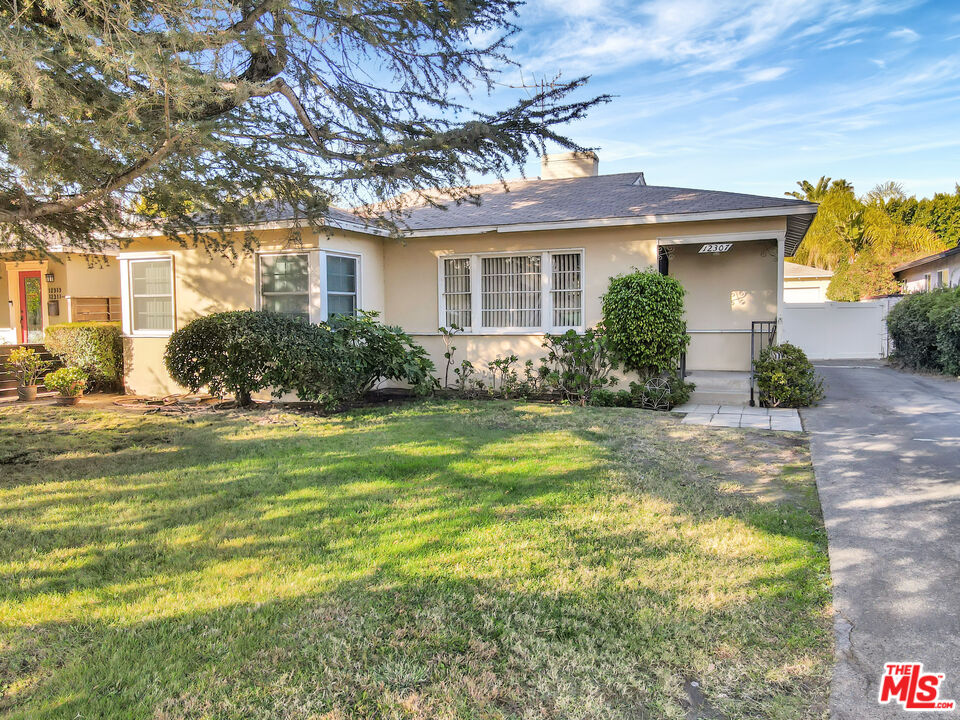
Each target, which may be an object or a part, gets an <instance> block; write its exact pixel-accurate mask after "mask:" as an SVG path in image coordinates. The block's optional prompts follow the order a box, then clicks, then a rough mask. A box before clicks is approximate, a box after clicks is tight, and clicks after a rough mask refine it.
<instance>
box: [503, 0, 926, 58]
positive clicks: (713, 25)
mask: <svg viewBox="0 0 960 720" xmlns="http://www.w3.org/2000/svg"><path fill="white" fill-rule="evenodd" d="M918 1H919V0H886V1H885V0H645V1H644V2H636V0H633V1H631V0H607V1H606V2H600V1H599V0H567V1H564V0H539V2H531V3H530V5H528V6H527V9H525V10H524V11H523V13H522V15H521V25H525V23H524V22H523V15H524V14H527V13H529V14H530V17H531V19H532V20H534V21H535V24H537V25H539V27H537V28H536V31H535V32H531V33H530V38H536V39H535V40H533V41H532V42H531V43H530V44H529V45H528V46H525V47H524V48H523V52H522V56H521V58H520V61H521V63H522V65H523V67H524V68H525V69H528V70H531V71H533V72H539V73H553V72H555V71H557V70H563V71H564V72H565V73H569V74H604V73H612V72H616V71H618V70H622V69H623V68H626V67H634V66H637V65H640V64H643V63H656V64H657V65H660V66H661V67H666V68H677V69H680V70H682V71H683V73H684V74H685V75H694V74H698V73H703V72H717V71H729V70H731V69H736V68H739V67H740V66H741V65H743V64H745V63H749V62H751V61H755V60H756V59H757V58H758V57H759V56H761V55H763V54H765V53H767V52H769V51H771V50H775V49H782V48H784V47H785V46H788V45H789V44H791V43H793V42H795V41H796V40H797V39H799V38H804V37H811V36H815V35H821V34H825V33H828V32H829V33H832V35H831V36H830V37H829V39H827V40H825V41H824V44H825V45H826V46H832V47H836V46H839V45H842V44H852V43H855V42H858V39H857V36H858V35H860V34H862V33H863V32H865V31H866V30H868V29H871V28H864V27H863V22H862V21H863V20H865V19H866V18H868V17H872V16H875V15H879V14H887V13H893V12H898V11H900V10H902V9H904V8H906V7H910V6H912V5H915V4H916V3H917V2H918ZM852 23H859V25H858V26H857V27H849V26H850V25H851V24H852ZM541 38H542V39H541Z"/></svg>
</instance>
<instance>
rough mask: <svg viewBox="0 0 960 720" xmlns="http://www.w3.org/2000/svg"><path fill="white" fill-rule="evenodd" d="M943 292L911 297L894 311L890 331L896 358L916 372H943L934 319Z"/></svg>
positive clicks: (895, 307) (907, 297)
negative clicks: (934, 370) (938, 358)
mask: <svg viewBox="0 0 960 720" xmlns="http://www.w3.org/2000/svg"><path fill="white" fill-rule="evenodd" d="M940 295H941V294H940V293H939V292H925V293H916V294H913V295H907V296H906V297H905V298H903V300H901V301H900V302H898V303H897V304H896V305H894V306H893V307H892V308H891V309H890V313H889V314H888V315H887V331H888V332H889V333H890V337H891V338H892V339H893V343H894V355H895V357H896V358H897V360H899V361H900V362H901V363H902V364H903V365H905V366H906V367H908V368H911V369H913V370H923V369H939V363H938V361H937V355H938V353H937V330H936V327H935V326H934V323H933V318H932V317H931V312H932V311H933V310H935V309H936V306H937V301H938V299H939V297H940Z"/></svg>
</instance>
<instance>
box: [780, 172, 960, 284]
mask: <svg viewBox="0 0 960 720" xmlns="http://www.w3.org/2000/svg"><path fill="white" fill-rule="evenodd" d="M797 184H798V185H799V186H800V188H801V191H802V192H797V191H793V192H789V193H787V194H788V195H793V196H794V197H800V198H802V199H805V200H811V201H813V202H818V203H820V209H819V211H818V212H817V217H816V218H815V219H814V221H813V224H812V225H811V226H810V230H809V231H807V235H806V237H804V239H803V242H802V243H801V244H800V247H799V248H798V250H797V253H796V255H795V256H794V260H796V262H799V263H803V264H806V265H813V266H815V267H820V268H826V269H829V270H834V276H833V280H831V282H830V286H829V287H828V288H827V297H828V298H830V299H831V300H849V301H853V300H860V299H861V298H864V297H870V296H873V295H885V294H888V293H893V292H896V291H897V290H898V284H897V281H896V279H895V278H894V276H893V272H892V269H893V268H894V267H896V266H897V265H899V264H900V263H904V262H907V261H909V260H913V259H916V258H918V257H922V256H924V255H929V254H931V253H935V252H939V251H940V250H944V249H946V247H947V244H946V243H945V242H944V240H943V239H942V238H941V237H940V236H938V234H937V233H936V232H935V231H934V230H933V229H932V228H930V227H929V226H927V225H926V224H923V223H912V222H909V221H907V219H906V218H905V216H904V214H903V213H901V212H899V209H900V208H903V207H904V206H905V205H904V203H906V202H907V198H906V195H905V193H904V192H903V188H902V187H901V186H900V185H898V184H897V183H894V182H887V183H883V184H881V185H878V186H877V187H875V188H873V189H872V190H871V191H870V192H868V193H867V194H866V195H864V196H863V197H857V196H856V194H855V192H854V188H853V186H852V185H851V184H850V183H848V182H847V181H846V180H833V181H832V182H831V179H830V178H828V177H821V178H820V180H819V181H817V182H816V183H810V182H808V181H806V180H804V181H801V182H799V183H797ZM914 202H916V201H914ZM957 220H958V222H960V218H958V219H957Z"/></svg>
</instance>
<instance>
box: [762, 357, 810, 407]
mask: <svg viewBox="0 0 960 720" xmlns="http://www.w3.org/2000/svg"><path fill="white" fill-rule="evenodd" d="M754 375H755V378H756V381H757V387H758V388H759V390H760V404H761V405H763V406H765V407H791V408H797V407H807V406H808V405H814V404H815V403H817V402H818V401H819V400H821V399H822V398H823V381H822V380H821V379H820V378H818V377H817V373H816V371H815V370H814V368H813V364H812V363H811V362H810V361H809V360H808V359H807V356H806V354H805V353H804V352H803V350H801V349H800V348H798V347H797V346H796V345H791V344H790V343H782V344H780V345H772V346H770V347H766V348H764V349H763V350H761V351H760V357H759V358H758V359H757V362H756V364H755V365H754Z"/></svg>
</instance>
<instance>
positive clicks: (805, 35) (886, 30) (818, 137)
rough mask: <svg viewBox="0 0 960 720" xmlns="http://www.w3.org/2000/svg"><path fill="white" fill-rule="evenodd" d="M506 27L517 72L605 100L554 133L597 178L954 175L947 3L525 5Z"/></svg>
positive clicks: (718, 184) (694, 182)
mask: <svg viewBox="0 0 960 720" xmlns="http://www.w3.org/2000/svg"><path fill="white" fill-rule="evenodd" d="M519 25H520V26H521V27H522V32H521V33H520V35H519V36H518V37H516V39H515V51H516V52H515V57H516V58H517V59H518V60H519V62H520V63H521V65H522V68H523V72H524V76H525V77H527V78H530V77H550V76H553V75H554V74H555V73H556V72H558V71H561V72H562V73H563V76H564V77H565V78H573V77H575V76H578V75H581V74H588V75H592V77H593V79H592V81H591V83H590V84H589V86H588V92H589V93H593V94H598V93H611V94H614V95H617V96H618V97H616V98H615V99H614V101H613V102H611V103H610V104H608V105H604V106H601V107H599V108H597V109H595V110H594V111H593V112H592V113H591V115H590V117H589V118H588V119H587V120H585V121H582V122H580V123H578V124H576V125H574V126H571V127H570V128H569V130H568V134H569V135H570V136H571V137H574V138H575V139H576V140H577V141H578V142H580V143H581V144H583V145H587V146H595V147H598V148H599V151H598V154H599V155H600V172H602V173H613V172H625V171H633V170H643V171H644V172H645V173H646V177H647V181H648V182H649V183H650V184H653V185H678V186H685V187H702V188H716V189H724V190H735V191H740V192H749V193H758V194H764V195H781V194H782V193H783V192H784V191H785V190H789V189H792V188H793V187H794V183H795V181H797V180H799V179H801V178H808V179H811V180H812V179H816V178H818V177H819V176H820V175H828V176H831V177H833V178H840V177H844V178H846V179H848V180H850V181H851V182H853V183H854V185H855V186H856V189H857V191H858V192H866V191H867V190H869V189H870V188H871V187H873V186H874V185H875V184H876V183H878V182H881V181H884V180H896V181H898V182H901V183H902V184H903V185H904V188H905V189H906V190H907V192H908V193H915V194H917V195H918V196H921V195H930V194H932V193H933V192H935V191H944V190H945V191H952V190H953V187H954V183H956V182H958V181H960V2H958V1H957V0H936V1H934V0H928V1H927V2H923V1H922V0H644V1H642V2H637V1H633V2H631V1H629V0H628V1H626V2H623V1H621V0H529V4H528V5H527V6H526V7H524V8H523V10H522V11H521V14H520V17H519ZM503 80H504V81H506V82H509V81H514V82H516V81H518V80H519V75H518V74H517V73H516V72H511V73H508V76H507V77H504V78H503ZM526 172H527V174H528V175H530V176H535V175H537V174H538V163H537V162H534V161H531V162H530V163H529V164H528V165H527V167H526Z"/></svg>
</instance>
